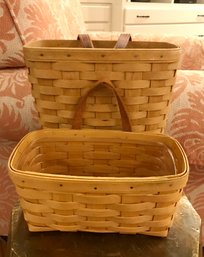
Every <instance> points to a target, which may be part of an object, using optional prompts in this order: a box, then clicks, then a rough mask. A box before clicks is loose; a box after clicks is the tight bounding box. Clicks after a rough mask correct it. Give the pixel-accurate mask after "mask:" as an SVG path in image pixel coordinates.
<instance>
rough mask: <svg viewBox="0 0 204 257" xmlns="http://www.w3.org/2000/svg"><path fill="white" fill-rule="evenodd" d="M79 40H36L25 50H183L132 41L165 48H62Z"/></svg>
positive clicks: (157, 42) (171, 44) (163, 42)
mask: <svg viewBox="0 0 204 257" xmlns="http://www.w3.org/2000/svg"><path fill="white" fill-rule="evenodd" d="M77 41H78V40H68V39H59V40H58V39H41V40H34V41H32V42H29V43H26V44H25V45H24V46H23V48H24V49H32V50H33V49H49V50H51V49H53V50H54V49H56V48H58V49H63V50H65V49H71V50H73V49H76V50H79V49H83V50H85V51H90V50H93V49H94V50H107V51H108V50H111V51H112V50H114V51H124V50H125V51H126V50H139V49H141V50H145V51H146V50H151V51H152V50H160V51H161V50H168V51H169V50H177V51H178V50H181V47H180V46H178V45H176V44H173V43H170V42H166V41H135V40H133V41H131V44H132V45H137V44H149V45H154V44H156V45H157V44H158V45H163V47H152V48H147V47H132V48H117V49H114V48H102V47H101V48H99V47H97V48H93V49H90V48H84V47H77V48H76V47H67V46H66V47H65V46H64V47H63V46H60V44H64V43H67V42H71V43H75V42H77ZM92 42H93V43H97V42H101V43H102V42H106V43H113V44H114V43H116V42H117V40H92ZM50 43H51V44H52V45H49V44H50ZM43 44H46V46H43Z"/></svg>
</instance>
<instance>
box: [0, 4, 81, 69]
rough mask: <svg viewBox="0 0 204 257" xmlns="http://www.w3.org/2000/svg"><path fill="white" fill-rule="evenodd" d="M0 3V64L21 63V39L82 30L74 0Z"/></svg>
mask: <svg viewBox="0 0 204 257" xmlns="http://www.w3.org/2000/svg"><path fill="white" fill-rule="evenodd" d="M0 7H1V8H2V14H0V15H1V16H0V24H4V26H1V34H0V53H1V55H2V56H1V59H0V68H4V67H17V66H24V65H25V64H24V59H23V54H22V47H23V44H25V43H28V42H30V41H32V40H38V39H50V38H52V39H56V38H61V39H69V38H73V37H74V38H75V37H76V36H77V35H78V34H79V33H83V32H84V31H85V25H84V23H83V18H82V12H81V8H80V3H79V2H78V1H68V0H66V1H63V0H52V1H50V0H43V1H42V0H29V1H28V0H0Z"/></svg>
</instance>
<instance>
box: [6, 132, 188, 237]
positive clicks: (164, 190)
mask: <svg viewBox="0 0 204 257" xmlns="http://www.w3.org/2000/svg"><path fill="white" fill-rule="evenodd" d="M9 170H10V173H9V174H10V177H11V179H12V180H13V182H14V183H15V185H16V189H17V193H18V194H19V196H20V203H21V206H22V208H23V211H24V216H25V219H26V221H27V223H28V227H29V230H30V231H48V230H60V231H89V232H100V233H102V232H105V233H108V232H119V233H134V234H135V233H140V234H147V235H152V236H161V237H165V236H167V233H168V230H169V228H170V227H171V224H172V221H173V217H174V213H175V209H176V204H177V202H178V201H179V199H180V197H181V195H182V190H183V187H184V186H185V185H186V182H187V179H188V162H187V158H186V155H185V153H184V152H183V150H182V148H181V146H180V145H179V143H178V142H177V141H175V140H174V139H172V138H170V137H168V136H165V135H162V134H160V135H159V134H158V135H156V134H153V133H134V132H122V131H110V130H68V129H43V130H39V131H35V132H31V133H29V134H27V135H26V136H25V137H24V138H23V139H22V140H21V141H20V143H19V144H18V145H17V146H16V148H15V149H14V151H13V153H12V154H11V157H10V159H9Z"/></svg>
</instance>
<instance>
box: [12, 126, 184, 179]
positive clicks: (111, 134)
mask: <svg viewBox="0 0 204 257" xmlns="http://www.w3.org/2000/svg"><path fill="white" fill-rule="evenodd" d="M104 132H105V133H108V134H109V136H108V137H111V138H114V137H115V138H116V139H121V136H122V139H127V137H128V138H131V137H133V138H134V137H136V136H138V137H139V136H140V135H144V134H145V137H148V138H155V137H156V138H160V140H161V139H162V138H163V139H168V140H169V141H171V142H172V143H173V144H174V146H176V147H177V149H178V151H179V152H180V157H181V158H182V160H183V171H182V172H180V173H178V174H173V175H164V176H151V177H101V176H74V175H61V174H51V173H38V172H35V171H27V170H26V171H21V170H19V169H16V168H15V167H13V161H14V159H15V157H16V152H17V151H18V150H19V147H20V146H21V144H22V142H23V141H24V140H29V139H30V138H31V136H33V135H35V136H36V135H37V136H39V135H40V136H41V137H43V136H44V135H46V134H47V135H51V134H52V133H55V134H56V133H60V134H63V136H62V135H61V137H65V135H66V133H68V134H69V133H71V134H72V135H73V136H74V135H75V136H76V134H81V135H82V136H83V135H85V134H86V135H88V136H91V135H93V133H95V134H97V135H98V136H101V137H103V136H104ZM138 141H139V139H138ZM8 168H9V173H10V175H11V176H12V174H15V175H20V174H23V176H26V177H35V178H42V177H43V178H47V179H50V180H55V181H57V180H59V181H60V182H63V181H66V182H67V181H73V182H74V181H75V182H77V181H81V180H82V179H83V181H84V182H102V181H105V182H106V183H109V182H110V183H113V182H116V183H118V182H120V183H135V182H136V183H144V181H145V182H148V183H150V184H152V183H155V182H158V183H159V184H160V183H162V182H164V181H168V182H169V181H172V182H173V181H175V180H177V179H179V178H182V177H183V178H185V177H186V176H188V173H189V164H188V158H187V156H186V154H185V152H184V150H183V148H182V146H181V145H180V143H179V142H178V141H177V140H176V139H174V138H172V137H170V136H167V135H164V134H155V133H152V132H145V133H137V132H123V131H110V130H94V129H82V130H73V129H72V130H68V129H60V130H59V129H41V130H36V131H32V132H29V133H28V134H26V135H25V136H24V137H23V138H22V139H21V140H20V141H19V143H18V144H17V145H16V147H15V148H14V149H13V151H12V153H11V155H10V157H9V160H8Z"/></svg>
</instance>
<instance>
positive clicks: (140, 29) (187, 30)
mask: <svg viewBox="0 0 204 257" xmlns="http://www.w3.org/2000/svg"><path fill="white" fill-rule="evenodd" d="M124 31H125V32H128V33H156V34H168V33H169V34H174V35H179V36H181V35H193V36H204V25H203V24H202V23H198V24H196V25H195V24H164V25H162V24H154V25H151V24H150V25H127V26H124Z"/></svg>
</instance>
